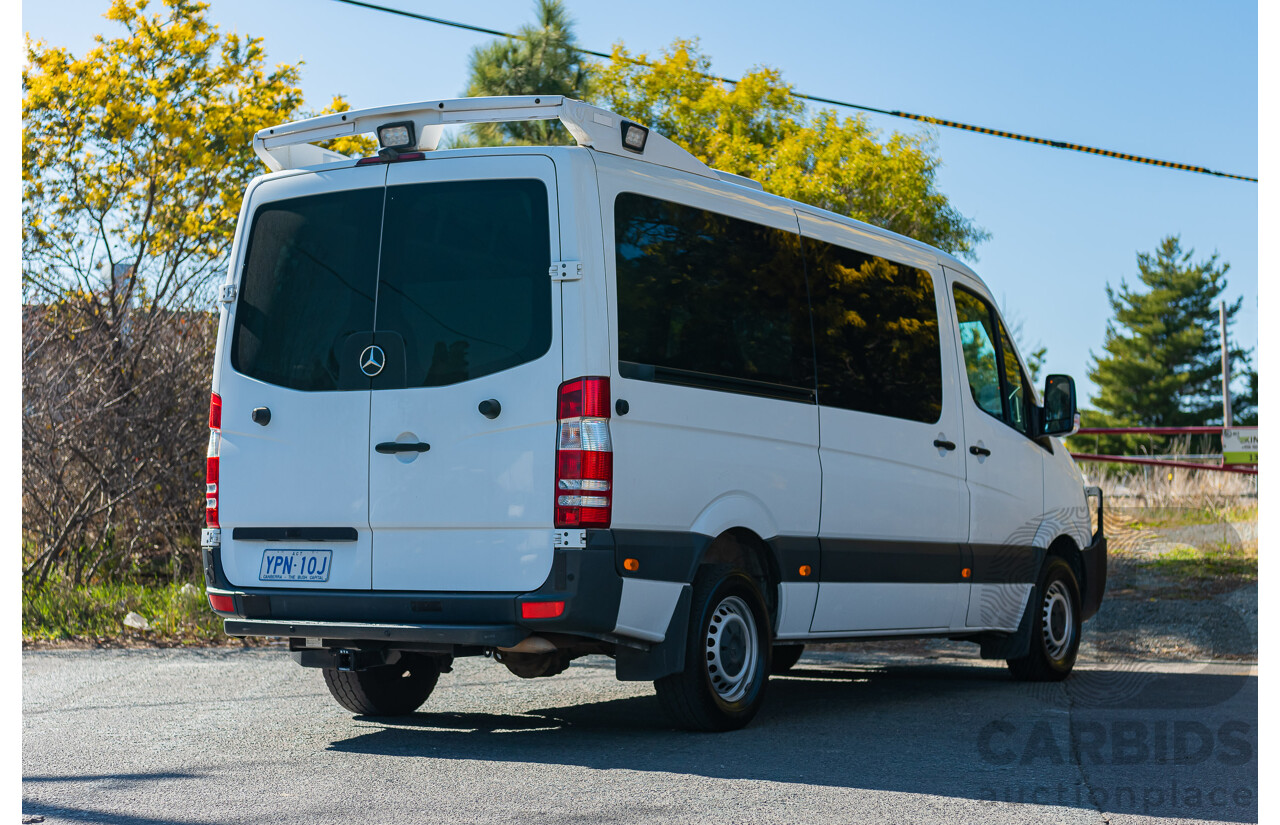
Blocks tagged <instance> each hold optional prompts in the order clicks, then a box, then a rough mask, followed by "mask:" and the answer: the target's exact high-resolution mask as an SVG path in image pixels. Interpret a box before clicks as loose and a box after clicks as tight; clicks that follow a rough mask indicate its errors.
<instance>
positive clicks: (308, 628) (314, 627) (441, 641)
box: [224, 619, 530, 648]
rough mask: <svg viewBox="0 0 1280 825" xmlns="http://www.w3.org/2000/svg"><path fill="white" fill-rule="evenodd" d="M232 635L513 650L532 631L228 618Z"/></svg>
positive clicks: (481, 627) (483, 626)
mask: <svg viewBox="0 0 1280 825" xmlns="http://www.w3.org/2000/svg"><path fill="white" fill-rule="evenodd" d="M224 625H225V627H226V631H227V634H228V635H230V636H288V637H290V638H311V639H322V640H325V639H332V640H335V641H343V642H351V641H377V642H379V643H384V644H388V643H398V644H412V645H414V646H427V647H431V646H437V645H438V646H440V647H442V648H451V647H455V646H459V645H460V646H464V647H512V646H514V645H516V644H518V643H519V642H520V640H521V639H523V638H525V637H526V636H528V635H529V633H530V631H529V630H528V629H526V628H523V627H517V626H516V625H429V624H370V623H366V622H341V623H339V622H308V621H267V620H253V619H227V620H226V621H225V622H224Z"/></svg>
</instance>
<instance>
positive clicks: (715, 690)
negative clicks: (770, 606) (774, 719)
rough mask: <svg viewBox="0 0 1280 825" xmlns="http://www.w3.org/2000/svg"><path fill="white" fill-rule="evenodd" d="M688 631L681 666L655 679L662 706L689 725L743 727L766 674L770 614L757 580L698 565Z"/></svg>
mask: <svg viewBox="0 0 1280 825" xmlns="http://www.w3.org/2000/svg"><path fill="white" fill-rule="evenodd" d="M688 634H689V636H688V647H687V648H686V652H685V666H684V670H682V671H681V672H679V673H673V674H671V675H670V676H664V677H663V678H661V679H659V680H657V681H656V682H654V688H655V689H656V690H657V693H658V699H659V701H660V702H661V703H662V706H663V708H664V709H665V710H666V712H667V713H668V714H669V715H670V716H671V718H672V720H673V721H675V722H676V724H678V725H679V726H680V727H683V728H686V729H688V730H701V731H725V730H736V729H737V728H741V727H743V726H744V725H746V724H747V723H748V722H750V721H751V719H752V718H753V717H754V716H755V715H756V711H758V710H759V709H760V705H761V704H762V702H763V701H764V688H765V682H766V681H767V680H768V678H769V652H770V644H769V642H768V639H769V637H770V635H771V634H770V629H769V618H768V613H767V611H766V609H765V605H764V598H763V597H762V596H761V595H760V589H759V588H758V587H757V586H756V583H755V582H754V581H753V580H752V579H751V578H750V577H749V576H747V575H746V574H745V573H743V572H742V571H740V570H735V569H733V568H731V567H729V566H728V565H714V566H709V567H704V568H702V569H701V570H699V571H698V575H697V577H696V578H695V579H694V582H693V602H692V605H691V609H690V611H689V629H688Z"/></svg>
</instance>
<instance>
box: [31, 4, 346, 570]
mask: <svg viewBox="0 0 1280 825" xmlns="http://www.w3.org/2000/svg"><path fill="white" fill-rule="evenodd" d="M156 6H157V13H148V3H147V2H146V0H114V2H112V3H111V5H110V8H109V10H108V12H107V14H106V17H107V19H108V20H110V21H112V22H113V23H115V24H117V25H118V26H119V27H121V28H122V29H123V31H122V33H121V36H119V37H115V38H107V37H105V36H103V35H99V36H97V37H96V38H95V45H94V46H93V47H92V48H91V49H90V50H89V51H88V53H87V54H84V55H83V56H81V57H76V56H74V55H72V54H71V53H70V52H68V51H67V50H66V49H61V48H56V47H51V46H48V45H46V44H45V43H43V42H32V41H31V40H30V38H28V40H27V65H26V67H25V68H24V70H23V73H22V87H23V100H22V119H23V131H22V194H23V199H22V253H23V260H22V290H23V299H24V304H25V305H26V306H25V308H24V313H23V400H24V403H23V425H22V434H23V529H24V539H25V540H26V541H25V542H24V546H25V548H26V549H27V551H28V552H27V553H26V556H27V558H25V559H24V561H25V563H26V564H25V571H26V572H27V573H34V574H35V575H36V576H37V577H38V579H39V580H43V579H44V578H45V577H46V576H47V575H48V574H49V573H50V571H51V569H53V568H55V567H58V566H63V567H65V568H66V569H67V570H68V571H70V572H71V573H72V574H73V576H75V577H76V578H77V579H79V577H80V576H81V574H82V573H83V574H84V575H85V577H87V578H91V577H92V576H93V575H95V573H97V574H98V575H104V574H106V573H108V572H111V573H120V572H121V571H125V570H129V569H135V568H138V565H141V566H142V568H146V566H147V565H149V564H151V563H152V562H153V561H156V560H157V559H162V558H165V557H168V556H169V554H173V553H175V552H177V548H178V547H180V546H182V545H185V546H186V547H187V551H186V552H187V553H188V555H187V556H186V557H185V562H184V563H185V564H186V565H187V569H188V570H191V569H196V570H198V569H199V566H198V560H197V559H196V558H195V555H194V554H195V552H196V551H194V549H192V548H191V547H190V545H191V540H190V537H191V535H192V531H193V529H194V528H195V527H196V526H198V525H199V524H200V523H201V519H202V515H201V504H200V498H201V496H200V489H201V486H202V483H203V474H204V473H203V464H204V461H203V453H204V442H205V440H206V438H207V435H206V433H207V430H206V424H205V423H204V420H203V419H204V414H205V412H206V411H207V404H208V401H207V398H206V396H205V391H204V389H203V388H204V387H207V386H208V383H209V370H210V368H211V367H212V363H213V355H212V343H213V337H214V336H213V331H214V330H215V328H216V325H217V316H216V315H215V314H212V313H211V312H210V311H209V309H210V306H211V303H210V300H209V299H210V297H211V294H212V288H213V284H214V283H215V282H216V281H217V280H219V279H220V278H221V277H222V275H223V274H224V273H225V272H226V266H227V255H228V253H229V250H230V245H231V240H232V237H233V234H234V230H235V225H236V219H237V216H238V213H239V210H240V205H241V199H242V193H243V191H244V188H245V185H246V184H247V183H248V182H249V180H250V178H252V177H253V176H255V175H257V174H261V173H262V172H263V171H265V170H264V169H263V166H262V164H261V162H260V161H259V160H258V158H257V157H256V156H255V154H254V152H253V149H252V146H251V140H252V137H253V135H254V133H255V132H256V131H257V130H258V129H261V128H262V127H264V126H268V125H271V124H275V123H282V122H285V121H288V120H291V119H294V118H295V117H297V116H298V115H299V114H300V113H299V107H300V105H301V103H302V94H301V92H300V90H299V89H298V87H297V82H298V68H297V67H295V66H288V65H281V66H276V67H274V68H268V66H267V64H266V55H265V52H264V50H263V46H262V41H261V40H260V39H256V38H252V37H245V36H241V35H238V34H222V33H220V32H219V31H218V29H217V27H215V26H213V25H212V24H211V23H210V22H209V21H208V19H207V17H206V11H207V6H206V4H204V3H200V2H195V0H163V2H161V3H158V4H156ZM345 106H346V104H345V101H343V100H341V99H340V98H338V99H335V100H334V101H333V103H332V104H331V106H330V109H342V108H345ZM367 145H368V144H367V142H366V143H365V144H361V143H360V142H359V141H356V140H352V139H344V143H342V144H341V145H340V146H339V147H336V148H339V150H342V149H345V150H348V151H352V150H356V151H359V150H361V149H362V148H364V147H365V146H367ZM138 569H141V568H138ZM160 569H162V570H163V569H171V567H169V568H166V567H165V566H164V565H163V564H162V565H161V568H160Z"/></svg>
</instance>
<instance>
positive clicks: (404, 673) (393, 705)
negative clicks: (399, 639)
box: [324, 654, 440, 716]
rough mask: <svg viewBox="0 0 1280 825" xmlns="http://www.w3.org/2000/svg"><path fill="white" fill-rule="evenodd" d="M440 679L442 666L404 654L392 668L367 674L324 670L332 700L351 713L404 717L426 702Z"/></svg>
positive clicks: (360, 671)
mask: <svg viewBox="0 0 1280 825" xmlns="http://www.w3.org/2000/svg"><path fill="white" fill-rule="evenodd" d="M439 678H440V666H439V665H438V664H437V663H436V661H435V659H432V658H430V657H429V656H414V655H412V654H402V655H401V658H400V661H398V662H396V663H395V664H393V665H382V666H381V667H373V668H369V669H368V670H338V669H337V668H334V667H327V668H325V669H324V683H325V684H326V685H328V686H329V692H330V693H331V694H333V698H334V699H337V700H338V704H339V705H342V706H343V707H344V708H346V709H347V710H349V711H351V712H352V713H359V714H363V715H366V716H404V715H405V714H409V713H413V712H414V711H415V710H417V709H418V708H420V707H421V706H422V703H423V702H425V701H427V697H428V696H430V695H431V691H433V690H435V687H436V681H437V680H439Z"/></svg>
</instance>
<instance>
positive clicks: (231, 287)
mask: <svg viewBox="0 0 1280 825" xmlns="http://www.w3.org/2000/svg"><path fill="white" fill-rule="evenodd" d="M235 299H236V285H235V284H223V285H222V292H221V293H220V294H219V296H218V300H219V301H221V302H222V303H224V304H229V303H231V302H232V301H234V300H235Z"/></svg>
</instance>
